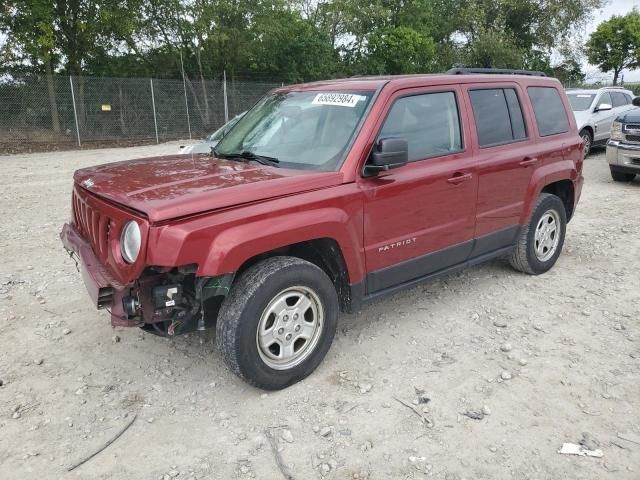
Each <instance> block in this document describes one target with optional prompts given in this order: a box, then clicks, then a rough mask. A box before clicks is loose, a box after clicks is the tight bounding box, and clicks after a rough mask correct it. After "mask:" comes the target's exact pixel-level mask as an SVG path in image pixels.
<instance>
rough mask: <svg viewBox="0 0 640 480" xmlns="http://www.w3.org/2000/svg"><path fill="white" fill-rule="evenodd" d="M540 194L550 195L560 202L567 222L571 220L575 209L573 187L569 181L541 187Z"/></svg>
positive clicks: (560, 181)
mask: <svg viewBox="0 0 640 480" xmlns="http://www.w3.org/2000/svg"><path fill="white" fill-rule="evenodd" d="M541 193H550V194H552V195H555V196H556V197H558V198H560V200H562V204H563V205H564V209H565V213H566V214H567V222H568V221H570V220H571V217H572V216H573V211H574V209H575V186H574V185H573V182H572V181H571V180H568V179H566V180H558V181H556V182H553V183H549V184H548V185H546V186H545V187H543V189H542V191H541Z"/></svg>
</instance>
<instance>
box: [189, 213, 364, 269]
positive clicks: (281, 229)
mask: <svg viewBox="0 0 640 480" xmlns="http://www.w3.org/2000/svg"><path fill="white" fill-rule="evenodd" d="M320 238H332V239H334V240H335V241H336V242H337V243H338V245H339V246H340V249H341V250H342V253H343V256H344V259H345V262H346V264H347V270H348V272H349V277H350V279H351V281H354V280H355V281H357V279H359V278H361V277H362V276H363V275H364V265H362V262H361V260H360V259H361V255H359V254H358V251H357V249H358V247H357V246H358V245H360V238H359V237H358V230H357V227H356V226H355V225H353V223H352V222H351V219H350V217H349V215H348V214H347V212H345V211H344V210H341V209H339V208H321V209H313V210H310V211H305V212H295V213H288V214H284V215H279V216H278V217H275V218H264V219H260V220H256V221H252V222H249V223H243V224H240V225H235V226H233V227H230V228H227V229H225V230H223V231H222V232H220V233H219V234H218V235H216V237H215V238H214V239H213V241H212V242H211V244H210V246H209V248H208V252H207V254H206V255H205V256H204V259H203V260H204V261H203V262H202V263H200V265H199V269H198V275H199V276H213V275H219V274H221V273H227V272H235V271H237V270H238V269H239V268H240V267H241V266H242V264H243V263H244V262H246V261H247V260H249V259H251V258H253V257H255V256H256V255H260V254H261V253H265V252H269V251H272V250H275V249H278V248H282V247H286V246H288V245H292V244H294V243H300V242H304V241H309V240H315V239H320Z"/></svg>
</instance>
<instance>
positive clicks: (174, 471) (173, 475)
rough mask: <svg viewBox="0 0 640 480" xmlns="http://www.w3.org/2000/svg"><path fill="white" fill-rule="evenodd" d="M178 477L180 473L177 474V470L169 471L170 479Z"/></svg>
mask: <svg viewBox="0 0 640 480" xmlns="http://www.w3.org/2000/svg"><path fill="white" fill-rule="evenodd" d="M178 475H180V472H179V471H178V470H171V471H170V472H169V476H170V477H171V478H176V477H177V476H178Z"/></svg>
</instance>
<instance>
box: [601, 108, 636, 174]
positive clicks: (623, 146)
mask: <svg viewBox="0 0 640 480" xmlns="http://www.w3.org/2000/svg"><path fill="white" fill-rule="evenodd" d="M633 105H634V106H636V107H640V97H636V98H634V99H633ZM607 162H609V169H611V177H612V178H613V180H614V181H616V182H630V181H631V180H633V179H634V177H635V176H636V175H640V109H639V108H634V109H633V110H631V111H628V112H626V113H624V114H623V115H620V116H618V117H617V118H616V119H615V121H614V122H613V127H612V128H611V140H609V142H608V143H607Z"/></svg>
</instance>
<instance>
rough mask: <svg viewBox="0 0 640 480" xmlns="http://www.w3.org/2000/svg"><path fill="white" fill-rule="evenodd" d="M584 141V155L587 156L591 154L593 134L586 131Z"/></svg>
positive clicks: (583, 136)
mask: <svg viewBox="0 0 640 480" xmlns="http://www.w3.org/2000/svg"><path fill="white" fill-rule="evenodd" d="M582 143H583V147H582V151H583V153H584V156H585V157H586V156H587V155H589V152H590V151H591V135H589V134H588V133H585V134H584V135H582Z"/></svg>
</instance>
